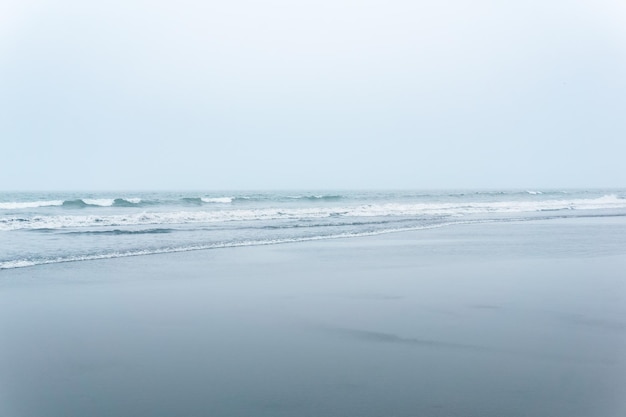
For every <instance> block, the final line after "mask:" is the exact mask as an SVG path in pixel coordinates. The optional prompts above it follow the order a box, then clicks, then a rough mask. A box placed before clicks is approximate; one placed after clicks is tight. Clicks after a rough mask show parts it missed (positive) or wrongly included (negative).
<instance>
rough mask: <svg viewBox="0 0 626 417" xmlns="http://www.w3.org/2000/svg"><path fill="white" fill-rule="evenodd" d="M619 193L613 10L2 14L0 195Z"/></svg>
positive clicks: (98, 5)
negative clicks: (601, 189) (608, 189)
mask: <svg viewBox="0 0 626 417" xmlns="http://www.w3.org/2000/svg"><path fill="white" fill-rule="evenodd" d="M589 186H626V2H624V1H623V0H616V1H604V0H584V1H575V0H552V1H550V0H540V1H534V0H530V1H529V0H526V1H516V2H511V1H496V0H494V1H483V0H474V1H468V0H458V1H457V0H450V1H434V0H433V1H408V0H407V1H395V0H385V1H367V0H359V1H342V0H315V1H308V0H305V1H302V0H292V1H241V0H228V1H199V0H198V1H185V0H183V1H180V0H177V1H160V0H153V1H133V0H121V1H118V0H113V1H99V2H92V1H83V0H78V1H71V0H50V1H28V0H2V2H0V190H44V189H55V190H71V189H81V190H87V189H107V190H115V189H235V188H239V189H254V188H262V189H268V188H270V189H271V188H316V189H321V188H354V187H357V188H440V187H445V188H461V187H522V188H523V187H589Z"/></svg>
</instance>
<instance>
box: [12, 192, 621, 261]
mask: <svg viewBox="0 0 626 417" xmlns="http://www.w3.org/2000/svg"><path fill="white" fill-rule="evenodd" d="M588 216H593V217H597V216H626V189H589V190H456V191H455V190H438V191H433V190H429V191H293V190H291V191H280V192H277V191H267V192H259V191H253V192H252V191H251V192H244V191H232V192H230V191H227V192H225V191H222V192H97V193H95V192H71V193H68V192H42V193H36V192H29V193H20V192H9V193H7V192H5V193H0V237H1V238H0V269H13V268H22V267H29V266H33V265H40V264H54V263H61V262H78V261H88V260H95V259H107V258H118V257H128V256H141V255H150V254H158V253H169V252H186V251H194V250H204V249H216V248H225V247H239V246H254V245H268V244H279V243H287V242H299V241H310V240H320V239H332V238H346V237H358V236H367V235H376V234H382V233H391V232H397V231H408V230H420V229H428V228H439V227H447V226H451V225H457V224H463V223H486V222H512V221H524V220H540V219H554V218H560V217H588Z"/></svg>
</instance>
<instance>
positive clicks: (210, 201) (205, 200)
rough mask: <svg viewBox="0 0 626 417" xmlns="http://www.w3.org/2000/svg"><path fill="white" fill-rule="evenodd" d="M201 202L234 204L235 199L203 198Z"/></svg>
mask: <svg viewBox="0 0 626 417" xmlns="http://www.w3.org/2000/svg"><path fill="white" fill-rule="evenodd" d="M200 200H202V202H203V203H220V204H228V203H232V202H233V197H202V198H200Z"/></svg>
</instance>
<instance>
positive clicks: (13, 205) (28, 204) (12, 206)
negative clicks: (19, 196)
mask: <svg viewBox="0 0 626 417" xmlns="http://www.w3.org/2000/svg"><path fill="white" fill-rule="evenodd" d="M62 204H63V200H46V201H20V202H17V201H10V202H5V203H0V209H2V210H20V209H27V208H37V207H50V206H60V205H62Z"/></svg>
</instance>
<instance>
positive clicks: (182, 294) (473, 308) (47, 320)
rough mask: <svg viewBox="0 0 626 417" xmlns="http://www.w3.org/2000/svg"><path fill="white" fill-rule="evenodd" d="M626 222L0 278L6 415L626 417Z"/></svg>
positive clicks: (114, 263)
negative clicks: (625, 416)
mask: <svg viewBox="0 0 626 417" xmlns="http://www.w3.org/2000/svg"><path fill="white" fill-rule="evenodd" d="M624 271H626V220H625V219H623V218H620V217H616V218H598V219H562V220H551V221H526V222H519V223H508V224H505V223H497V224H475V225H459V226H453V227H448V228H441V229H433V230H423V231H416V232H404V233H395V234H387V235H380V236H372V237H364V238H353V239H336V240H326V241H317V242H304V243H295V244H283V245H275V246H257V247H240V248H230V249H219V250H207V251H198V252H189V253H178V254H169V255H154V256H144V257H134V258H123V259H109V260H102V261H90V262H78V263H67V264H56V265H47V266H45V265H44V266H38V267H32V268H23V269H16V270H3V271H0V337H1V338H2V342H1V344H0V416H8V417H12V416H14V417H31V416H42V417H43V416H46V417H53V416H174V415H176V416H311V417H313V416H316V417H319V416H359V417H369V416H372V417H373V416H380V417H387V416H437V417H439V416H441V417H443V416H477V417H478V416H480V417H484V416H493V417H501V416H520V417H521V416H551V417H559V416H563V417H588V416H594V417H618V416H623V415H626V280H625V279H624V277H625V276H626V275H625V273H624Z"/></svg>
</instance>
